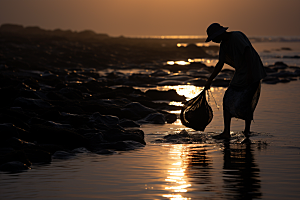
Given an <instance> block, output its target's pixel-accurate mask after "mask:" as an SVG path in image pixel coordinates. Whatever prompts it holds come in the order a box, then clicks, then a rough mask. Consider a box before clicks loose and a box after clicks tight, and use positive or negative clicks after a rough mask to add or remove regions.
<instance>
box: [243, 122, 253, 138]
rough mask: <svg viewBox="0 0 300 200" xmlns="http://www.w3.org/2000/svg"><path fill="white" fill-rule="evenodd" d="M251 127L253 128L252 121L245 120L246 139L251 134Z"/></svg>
mask: <svg viewBox="0 0 300 200" xmlns="http://www.w3.org/2000/svg"><path fill="white" fill-rule="evenodd" d="M250 126H251V120H245V130H244V135H245V136H246V137H249V134H250Z"/></svg>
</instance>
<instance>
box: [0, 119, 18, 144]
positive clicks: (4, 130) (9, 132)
mask: <svg viewBox="0 0 300 200" xmlns="http://www.w3.org/2000/svg"><path fill="white" fill-rule="evenodd" d="M12 137H16V138H18V137H20V136H19V132H18V130H17V128H16V127H15V125H13V124H11V123H4V124H0V143H2V142H3V141H5V140H7V139H9V138H12Z"/></svg>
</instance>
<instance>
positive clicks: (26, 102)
mask: <svg viewBox="0 0 300 200" xmlns="http://www.w3.org/2000/svg"><path fill="white" fill-rule="evenodd" d="M14 105H15V106H20V107H22V108H23V109H49V108H51V107H52V105H51V104H50V103H48V102H46V101H43V100H42V99H30V98H24V97H18V98H16V99H15V101H14Z"/></svg>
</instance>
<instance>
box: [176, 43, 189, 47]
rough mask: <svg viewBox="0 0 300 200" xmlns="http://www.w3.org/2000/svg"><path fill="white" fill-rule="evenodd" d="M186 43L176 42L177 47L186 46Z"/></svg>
mask: <svg viewBox="0 0 300 200" xmlns="http://www.w3.org/2000/svg"><path fill="white" fill-rule="evenodd" d="M187 45H188V44H187V43H177V47H187Z"/></svg>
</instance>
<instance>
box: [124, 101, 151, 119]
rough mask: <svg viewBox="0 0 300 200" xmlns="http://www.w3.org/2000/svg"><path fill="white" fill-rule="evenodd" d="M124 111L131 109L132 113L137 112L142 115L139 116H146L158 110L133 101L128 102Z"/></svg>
mask: <svg viewBox="0 0 300 200" xmlns="http://www.w3.org/2000/svg"><path fill="white" fill-rule="evenodd" d="M121 110H122V112H123V111H130V112H132V113H135V114H136V115H138V116H140V117H139V118H140V119H141V118H144V117H146V116H147V115H149V114H151V113H155V112H156V110H154V109H152V108H148V107H146V106H143V105H142V104H140V103H138V102H132V103H129V104H127V105H126V106H124V107H123V109H121Z"/></svg>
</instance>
